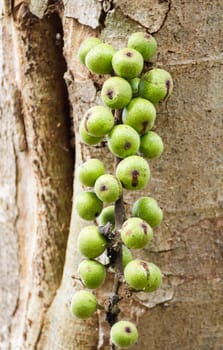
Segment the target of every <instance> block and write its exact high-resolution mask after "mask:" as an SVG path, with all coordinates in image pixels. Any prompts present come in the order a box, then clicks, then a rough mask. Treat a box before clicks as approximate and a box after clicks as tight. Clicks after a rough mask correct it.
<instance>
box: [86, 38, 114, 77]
mask: <svg viewBox="0 0 223 350" xmlns="http://www.w3.org/2000/svg"><path fill="white" fill-rule="evenodd" d="M114 53H115V50H114V49H113V47H112V46H111V45H109V44H99V45H97V46H95V47H93V49H91V50H90V51H89V52H88V54H87V56H86V58H85V63H86V66H87V67H88V69H89V70H90V71H91V72H93V73H97V74H110V73H112V57H113V55H114Z"/></svg>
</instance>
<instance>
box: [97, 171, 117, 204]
mask: <svg viewBox="0 0 223 350" xmlns="http://www.w3.org/2000/svg"><path fill="white" fill-rule="evenodd" d="M94 190H95V193H96V195H97V197H98V198H99V199H100V200H101V201H103V202H107V203H111V202H115V201H117V200H118V199H119V198H120V197H121V194H122V185H121V183H120V181H119V179H117V178H116V177H115V176H113V175H110V174H105V175H102V176H100V177H99V178H98V179H97V180H96V182H95V185H94Z"/></svg>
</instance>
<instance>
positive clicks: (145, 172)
mask: <svg viewBox="0 0 223 350" xmlns="http://www.w3.org/2000/svg"><path fill="white" fill-rule="evenodd" d="M116 176H117V177H118V178H119V180H120V181H121V183H122V185H123V187H124V188H126V189H127V190H140V189H142V188H144V187H145V186H146V185H147V183H148V181H149V178H150V169H149V165H148V163H147V161H146V160H145V159H143V158H142V157H139V156H129V157H127V158H125V159H123V160H121V162H120V163H119V164H118V166H117V168H116Z"/></svg>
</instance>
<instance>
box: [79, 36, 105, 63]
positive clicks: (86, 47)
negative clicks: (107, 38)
mask: <svg viewBox="0 0 223 350" xmlns="http://www.w3.org/2000/svg"><path fill="white" fill-rule="evenodd" d="M101 43H102V42H101V40H100V39H98V38H95V37H90V38H86V39H85V40H84V41H83V42H82V44H81V46H80V47H79V50H78V53H77V55H78V58H79V60H80V61H81V63H83V64H85V58H86V56H87V54H88V52H89V51H90V50H91V49H93V47H95V46H96V45H98V44H101Z"/></svg>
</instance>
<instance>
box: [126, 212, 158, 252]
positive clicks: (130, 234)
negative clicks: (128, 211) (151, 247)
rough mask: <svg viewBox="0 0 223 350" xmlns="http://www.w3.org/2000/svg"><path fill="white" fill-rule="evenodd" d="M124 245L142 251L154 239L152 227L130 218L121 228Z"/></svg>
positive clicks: (137, 219)
mask: <svg viewBox="0 0 223 350" xmlns="http://www.w3.org/2000/svg"><path fill="white" fill-rule="evenodd" d="M120 233H121V239H122V241H123V243H124V244H125V245H126V246H127V247H128V248H132V249H141V248H143V247H145V246H146V245H147V243H148V242H150V241H151V240H152V238H153V231H152V229H151V227H150V226H149V225H148V224H147V222H145V221H144V220H142V219H140V218H129V219H128V220H126V221H125V222H124V223H123V225H122V227H121V232H120Z"/></svg>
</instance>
